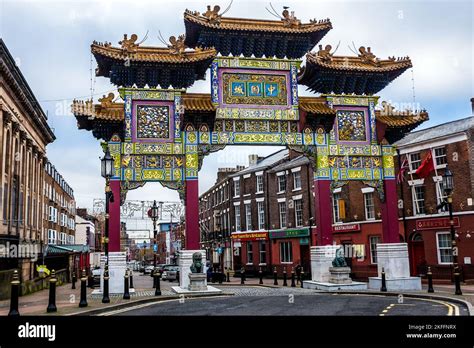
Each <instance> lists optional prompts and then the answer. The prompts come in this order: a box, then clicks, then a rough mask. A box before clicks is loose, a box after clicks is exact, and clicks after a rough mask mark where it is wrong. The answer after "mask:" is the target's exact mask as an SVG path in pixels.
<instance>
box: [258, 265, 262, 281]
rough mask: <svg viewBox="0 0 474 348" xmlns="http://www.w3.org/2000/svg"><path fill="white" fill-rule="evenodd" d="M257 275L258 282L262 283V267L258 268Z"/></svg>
mask: <svg viewBox="0 0 474 348" xmlns="http://www.w3.org/2000/svg"><path fill="white" fill-rule="evenodd" d="M258 277H259V278H260V280H259V282H258V283H259V284H260V285H262V284H263V272H262V267H260V268H259V270H258Z"/></svg>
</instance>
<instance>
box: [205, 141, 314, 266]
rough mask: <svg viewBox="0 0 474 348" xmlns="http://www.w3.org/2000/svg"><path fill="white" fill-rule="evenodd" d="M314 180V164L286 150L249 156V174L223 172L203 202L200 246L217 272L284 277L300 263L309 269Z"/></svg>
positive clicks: (245, 171) (232, 170) (239, 169)
mask: <svg viewBox="0 0 474 348" xmlns="http://www.w3.org/2000/svg"><path fill="white" fill-rule="evenodd" d="M312 177H313V173H312V170H311V165H310V161H309V160H308V159H307V158H306V157H304V156H302V155H300V154H298V153H296V152H293V151H289V150H286V149H285V150H281V151H278V152H276V153H274V154H272V155H270V156H267V157H264V158H261V157H258V156H257V155H251V156H249V166H248V167H247V168H243V167H241V166H238V167H236V168H221V169H219V172H218V176H217V181H216V184H215V185H214V186H213V187H211V188H210V189H209V190H208V191H206V192H205V193H204V194H202V195H201V197H200V219H199V220H200V221H199V222H200V226H201V245H202V247H203V248H205V249H206V250H207V257H208V260H210V261H211V263H212V264H213V266H214V268H218V267H223V268H224V269H226V268H227V269H229V268H230V269H234V270H237V271H238V270H240V268H241V267H242V266H243V267H245V269H246V271H247V272H249V273H255V272H258V270H259V269H260V267H261V268H262V270H263V271H264V272H265V273H269V272H272V270H273V268H274V267H277V271H278V272H279V273H281V272H282V271H283V268H287V270H288V272H290V271H291V267H293V266H295V265H297V264H299V263H302V264H303V266H306V267H307V269H308V268H309V246H310V245H311V240H312V239H313V238H314V233H313V230H314V229H313V227H314V226H313V225H314V224H313V220H314V218H313V213H312V212H313V209H314V196H313V193H312V180H311V179H312ZM308 179H309V180H308Z"/></svg>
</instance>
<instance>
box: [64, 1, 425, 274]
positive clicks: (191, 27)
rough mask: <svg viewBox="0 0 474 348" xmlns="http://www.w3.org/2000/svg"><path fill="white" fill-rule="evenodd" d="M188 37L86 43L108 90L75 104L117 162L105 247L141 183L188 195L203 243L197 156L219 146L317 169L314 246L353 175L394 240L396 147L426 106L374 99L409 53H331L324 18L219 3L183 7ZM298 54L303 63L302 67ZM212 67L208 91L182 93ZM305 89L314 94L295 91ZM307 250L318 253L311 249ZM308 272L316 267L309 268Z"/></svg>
mask: <svg viewBox="0 0 474 348" xmlns="http://www.w3.org/2000/svg"><path fill="white" fill-rule="evenodd" d="M184 23H185V28H186V32H185V34H183V35H180V36H177V37H174V36H172V37H171V38H170V40H169V41H170V43H169V44H168V45H167V47H151V46H144V45H143V42H140V40H139V38H138V36H137V35H135V34H133V35H131V36H130V38H128V37H127V35H125V36H124V38H123V39H122V40H121V41H119V42H118V46H114V45H112V44H111V43H110V42H105V43H99V42H93V44H92V45H91V51H92V54H93V55H94V57H95V59H96V61H97V65H98V67H97V69H96V74H97V76H103V77H107V78H110V81H111V83H113V84H114V85H116V86H117V87H118V93H119V94H120V97H121V99H122V100H123V102H120V103H118V102H114V99H115V96H114V94H113V93H111V94H109V95H107V96H104V97H103V98H101V99H99V102H100V103H99V104H94V103H93V101H92V100H88V101H77V100H75V101H74V102H73V105H72V111H73V113H74V115H75V117H76V118H77V121H78V127H79V129H86V130H89V131H92V134H93V135H94V137H95V138H97V139H99V140H102V141H103V146H104V148H105V147H106V146H108V148H109V149H110V152H111V154H112V156H113V158H114V163H115V175H114V176H113V177H112V179H111V189H112V191H113V193H114V196H115V197H120V198H121V199H115V200H114V202H113V203H111V206H110V242H109V250H110V251H112V252H114V251H116V252H117V251H119V250H120V205H121V203H123V201H124V200H125V197H126V193H127V191H128V190H132V189H135V188H138V187H141V186H143V185H144V184H145V183H146V182H150V181H153V182H156V181H157V182H160V183H161V184H162V185H163V186H165V187H168V188H172V189H176V190H178V191H179V193H180V197H181V199H183V200H184V202H185V207H186V210H185V216H186V222H185V226H186V227H185V228H186V233H185V235H186V237H185V249H186V250H190V251H193V250H194V251H195V250H199V249H200V241H199V238H200V232H199V221H198V220H199V218H198V173H199V170H200V168H201V165H202V162H203V158H204V156H206V155H208V154H209V153H211V152H215V151H218V150H221V149H223V148H224V147H225V146H226V145H277V146H282V145H283V146H287V147H288V148H291V149H293V150H296V151H299V152H301V153H303V154H304V155H306V156H308V157H309V158H310V160H311V162H312V165H313V169H314V192H315V213H314V217H315V221H316V225H317V228H316V233H317V240H315V243H316V245H318V246H326V245H331V244H332V243H333V237H332V218H331V214H330V213H329V214H328V212H330V211H332V209H331V192H332V190H333V189H334V188H336V187H341V186H342V185H345V184H347V183H348V182H349V181H351V180H359V181H363V182H364V183H365V184H366V185H369V186H371V187H373V188H374V189H375V190H376V192H377V193H378V194H379V197H380V199H381V202H382V208H381V213H382V214H381V219H382V226H383V238H382V239H383V243H384V244H391V243H394V244H397V245H398V244H399V242H400V238H399V230H398V226H399V224H398V209H397V193H396V180H395V173H394V171H395V169H394V154H395V153H394V152H395V150H394V148H393V147H392V146H391V145H390V144H391V143H393V142H395V141H397V140H398V139H401V138H402V137H403V135H404V134H405V133H406V132H408V131H410V130H412V129H413V128H415V127H416V126H418V125H419V124H421V123H422V122H423V121H425V120H427V119H428V115H427V113H426V112H423V113H417V114H415V113H403V114H400V113H397V112H395V111H394V110H393V109H392V108H390V107H386V108H384V110H383V111H380V110H376V106H377V103H378V99H379V98H378V97H377V96H376V95H375V94H376V93H378V92H379V91H381V90H382V89H383V88H385V87H386V86H387V85H388V84H389V83H390V82H391V81H393V80H394V79H395V78H397V77H398V76H399V75H400V74H402V73H403V72H404V71H405V70H407V69H409V68H411V67H412V63H411V61H410V59H409V58H408V57H402V58H395V57H389V58H387V59H379V58H377V57H376V56H375V55H374V53H372V51H371V49H370V47H367V48H366V47H360V48H359V53H358V55H357V56H350V57H347V56H336V55H335V54H334V52H333V49H332V47H331V46H330V45H325V46H323V45H321V44H320V45H319V50H318V49H316V50H315V51H312V50H313V49H314V48H315V47H316V46H317V45H318V43H319V42H320V41H321V40H322V39H323V37H324V36H325V35H326V34H327V33H328V32H329V30H331V28H332V24H331V22H330V20H329V19H324V20H310V22H309V23H302V22H301V21H300V20H299V19H298V18H296V17H295V15H294V14H293V13H291V14H290V13H289V11H288V10H285V11H284V12H283V14H282V17H281V20H259V19H246V18H228V17H224V16H222V15H221V14H220V13H219V7H218V6H216V7H214V10H211V9H210V7H208V10H207V11H206V12H205V13H203V14H200V13H199V12H193V11H189V10H186V11H185V13H184ZM303 57H305V58H306V63H305V66H301V64H302V59H303ZM208 69H210V91H209V93H189V92H187V88H189V87H191V86H192V85H193V84H194V83H195V81H196V80H203V79H205V76H206V72H207V70H208ZM298 85H304V86H306V87H307V89H308V90H309V91H311V92H313V93H314V94H315V96H314V97H299V96H298ZM312 255H313V251H312ZM313 278H314V273H313Z"/></svg>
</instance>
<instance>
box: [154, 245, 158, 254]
mask: <svg viewBox="0 0 474 348" xmlns="http://www.w3.org/2000/svg"><path fill="white" fill-rule="evenodd" d="M157 251H158V244H153V252H155V253H156V252H157Z"/></svg>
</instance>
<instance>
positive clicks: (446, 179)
mask: <svg viewBox="0 0 474 348" xmlns="http://www.w3.org/2000/svg"><path fill="white" fill-rule="evenodd" d="M443 189H444V192H445V193H446V196H447V204H448V208H449V225H450V228H451V248H452V253H453V268H454V284H455V287H456V291H455V294H456V295H462V291H461V280H460V277H461V276H460V273H459V265H458V246H457V242H456V231H455V230H454V219H453V190H454V180H453V173H452V172H451V171H450V170H449V168H448V167H446V170H445V172H444V175H443Z"/></svg>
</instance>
